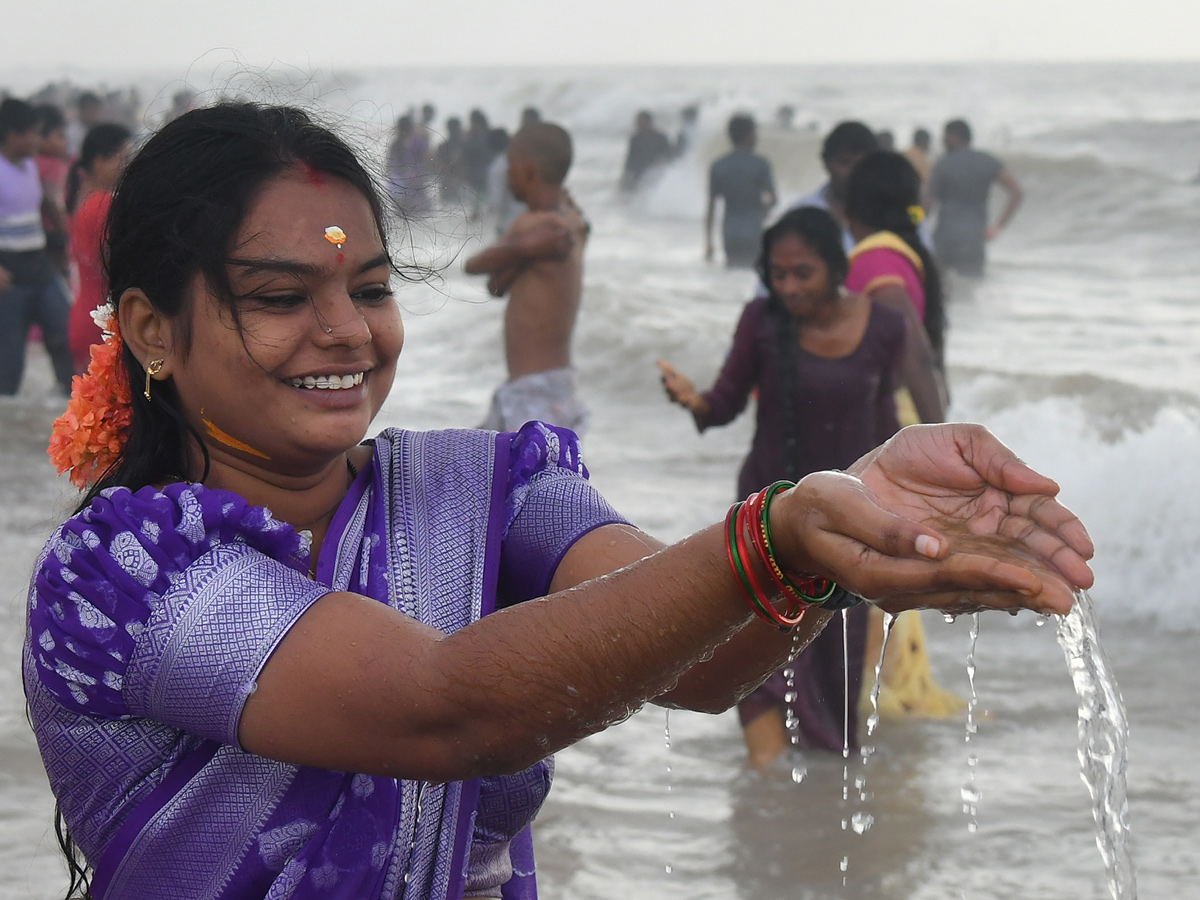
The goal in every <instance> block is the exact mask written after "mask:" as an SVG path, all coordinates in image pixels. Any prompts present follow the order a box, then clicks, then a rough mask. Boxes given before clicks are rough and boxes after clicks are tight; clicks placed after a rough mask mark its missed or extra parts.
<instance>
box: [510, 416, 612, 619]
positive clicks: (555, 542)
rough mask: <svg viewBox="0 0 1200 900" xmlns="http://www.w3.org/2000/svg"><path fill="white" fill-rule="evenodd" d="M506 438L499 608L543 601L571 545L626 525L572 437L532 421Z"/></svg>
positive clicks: (574, 437) (562, 431)
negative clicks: (599, 487) (600, 489)
mask: <svg viewBox="0 0 1200 900" xmlns="http://www.w3.org/2000/svg"><path fill="white" fill-rule="evenodd" d="M505 437H507V438H509V439H511V441H512V452H511V455H510V457H509V459H510V463H509V472H508V487H507V496H506V498H505V522H504V533H503V537H502V539H501V545H500V581H499V596H498V600H497V605H498V606H510V605H512V604H513V603H519V602H521V601H523V600H529V599H531V598H533V597H542V596H545V594H546V592H547V591H548V590H549V588H550V581H551V580H552V579H553V577H554V572H555V570H556V569H557V568H558V564H559V563H560V562H561V561H562V558H563V557H564V556H565V555H566V553H567V551H568V550H570V549H571V545H572V544H574V543H575V542H576V541H577V540H579V539H580V538H581V537H583V536H584V535H585V534H587V533H588V532H589V531H591V530H592V529H594V528H599V527H600V526H601V525H612V524H627V522H626V520H625V519H624V518H623V517H622V516H621V515H619V514H618V513H617V511H616V510H614V509H613V508H612V507H611V506H610V505H609V504H608V501H606V500H605V499H604V498H603V497H602V496H600V493H599V492H598V491H597V490H596V489H595V488H594V487H592V486H591V484H589V483H588V480H587V478H588V471H587V467H586V466H584V464H583V458H582V456H581V455H580V450H579V438H577V437H576V436H575V434H574V432H572V431H569V430H568V429H566V428H556V427H554V426H552V425H545V424H543V423H541V422H529V423H527V424H526V425H524V426H523V427H522V428H521V430H520V431H518V432H516V433H515V434H510V435H501V436H500V438H499V439H500V440H503V439H504V438H505Z"/></svg>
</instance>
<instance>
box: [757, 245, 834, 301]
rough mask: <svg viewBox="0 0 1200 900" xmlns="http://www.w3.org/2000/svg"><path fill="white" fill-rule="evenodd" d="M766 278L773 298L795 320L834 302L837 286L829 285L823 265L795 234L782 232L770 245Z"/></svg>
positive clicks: (827, 274)
mask: <svg viewBox="0 0 1200 900" xmlns="http://www.w3.org/2000/svg"><path fill="white" fill-rule="evenodd" d="M767 276H768V277H769V278H770V281H771V290H772V291H773V292H774V294H775V296H777V297H778V298H779V299H780V300H782V301H783V305H784V306H785V307H786V308H787V310H788V312H790V313H791V314H792V315H793V316H796V317H797V318H805V317H807V316H810V315H812V314H813V312H814V311H815V310H816V309H817V307H818V306H819V305H820V304H822V303H828V302H829V301H830V300H832V299H836V298H837V294H838V285H831V284H830V283H829V268H828V267H827V266H826V265H825V261H824V260H823V259H821V257H820V256H818V255H817V252H816V251H815V250H813V248H812V247H811V246H810V245H809V243H808V241H806V240H804V238H802V237H800V235H798V234H796V233H794V232H784V233H783V234H781V235H780V236H779V237H777V238H776V239H775V242H774V243H773V244H771V253H770V256H768V258H767Z"/></svg>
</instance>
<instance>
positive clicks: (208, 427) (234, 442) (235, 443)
mask: <svg viewBox="0 0 1200 900" xmlns="http://www.w3.org/2000/svg"><path fill="white" fill-rule="evenodd" d="M200 421H201V422H203V423H204V430H205V431H206V432H208V436H209V437H210V438H212V439H213V440H214V441H216V442H217V443H218V444H224V445H225V446H226V447H229V448H231V449H233V450H240V451H241V452H242V453H249V454H250V455H251V456H257V457H258V458H259V459H270V458H271V457H269V456H267V454H265V453H263V452H262V451H261V450H255V449H254V448H253V447H251V446H250V445H249V444H247V443H246V442H245V441H239V440H238V439H237V438H235V437H234V436H233V435H231V434H227V433H225V432H224V431H222V430H221V429H220V428H218V427H217V426H216V425H214V424H213V423H212V421H211V420H209V419H208V418H207V417H206V416H205V415H204V410H203V409H202V410H200Z"/></svg>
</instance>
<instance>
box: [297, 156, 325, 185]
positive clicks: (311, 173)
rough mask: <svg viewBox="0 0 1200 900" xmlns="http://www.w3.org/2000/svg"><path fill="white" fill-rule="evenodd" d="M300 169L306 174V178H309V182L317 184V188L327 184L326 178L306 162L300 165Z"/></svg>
mask: <svg viewBox="0 0 1200 900" xmlns="http://www.w3.org/2000/svg"><path fill="white" fill-rule="evenodd" d="M300 169H301V171H303V172H304V174H305V175H306V176H308V180H309V181H311V182H312V183H313V184H315V185H316V186H317V187H321V186H323V185H324V184H325V176H324V175H323V174H322V173H320V172H318V171H317V170H316V169H314V168H313V167H312V166H310V165H309V164H308V163H306V162H302V163H300Z"/></svg>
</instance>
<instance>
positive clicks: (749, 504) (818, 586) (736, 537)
mask: <svg viewBox="0 0 1200 900" xmlns="http://www.w3.org/2000/svg"><path fill="white" fill-rule="evenodd" d="M795 486H796V485H795V484H794V483H792V482H790V481H777V482H775V483H774V484H772V485H771V486H770V487H766V488H763V489H762V490H761V491H759V492H758V493H757V494H754V495H752V496H751V497H750V498H749V499H748V500H744V501H741V502H738V503H735V504H733V506H731V507H730V508H729V512H728V513H727V514H726V516H725V551H726V553H727V554H728V555H729V567H730V568H731V569H733V574H734V575H736V576H737V579H738V581H740V582H741V585H742V590H743V591H745V593H746V598H747V599H748V600H749V601H750V606H751V608H752V609H753V610H754V612H755V614H756V615H757V616H758V617H759V618H761V619H765V620H766V621H768V622H770V623H772V624H773V625H777V626H779V630H780V631H788V630H790V629H792V628H795V627H796V625H797V624H798V623H799V622H800V620H801V619H802V618H803V617H804V612H805V610H806V609H808V608H809V607H812V606H815V607H817V608H818V609H825V610H838V609H847V608H848V607H851V606H856V605H857V604H859V603H861V602H862V599H863V598H862V597H859V596H858V595H857V594H852V593H850V591H848V590H846V589H845V588H842V587H839V586H838V585H837V583H836V582H833V581H830V580H829V579H828V578H820V577H818V576H815V575H814V576H810V577H807V578H802V579H800V580H798V581H797V580H795V579H792V578H789V577H788V576H787V574H786V573H785V572H784V571H783V567H782V566H780V565H779V561H778V560H777V559H776V558H775V550H774V547H773V545H772V543H771V518H770V516H771V502H772V501H773V500H774V499H775V497H777V496H778V495H779V494H781V493H783V492H784V491H786V490H788V489H790V488H793V487H795ZM751 551H753V552H754V553H755V554H756V555H757V556H758V559H759V561H760V562H761V563H762V566H763V568H764V569H766V570H767V572H768V573H769V574H770V576H771V584H772V586H774V587H775V588H776V591H775V593H778V594H781V595H783V596H784V597H786V598H787V599H788V600H789V601H791V602H790V604H789V607H788V610H787V612H786V613H782V612H780V611H779V610H777V609H776V608H775V606H774V604H772V603H771V595H770V594H769V593H768V592H767V591H764V590H763V588H762V585H761V584H759V580H758V576H757V575H755V574H754V567H753V565H752V563H751V558H750V554H751Z"/></svg>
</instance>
